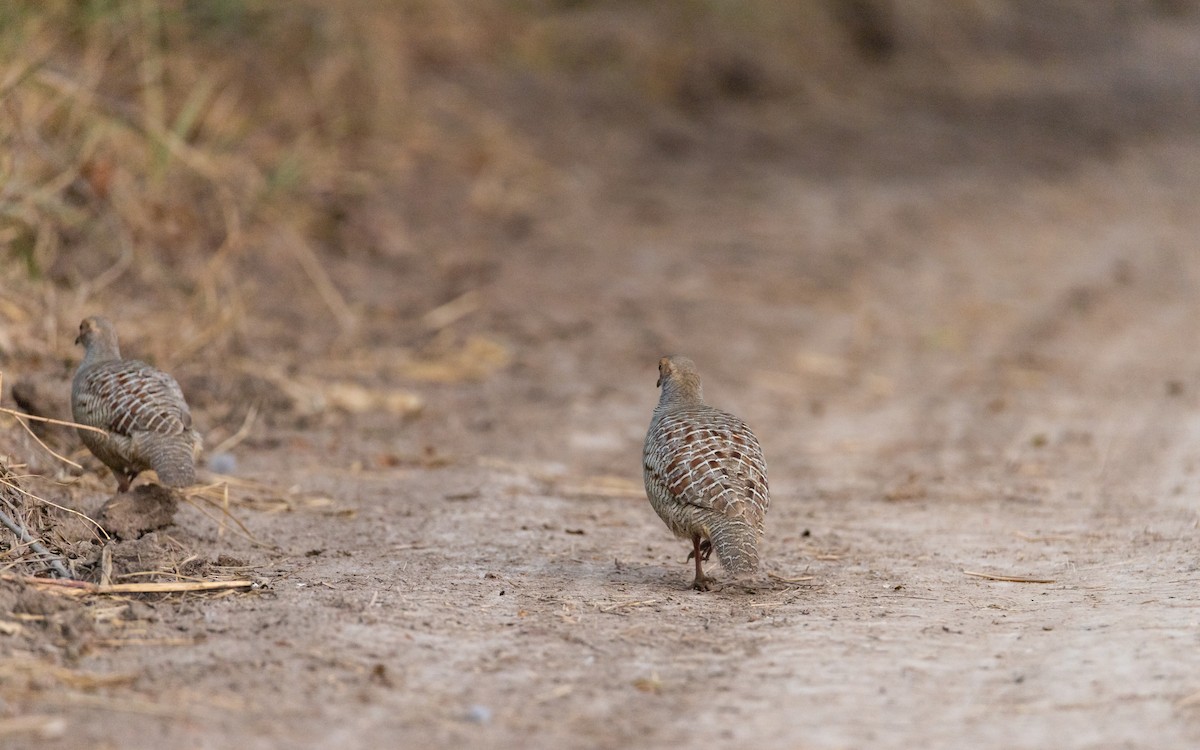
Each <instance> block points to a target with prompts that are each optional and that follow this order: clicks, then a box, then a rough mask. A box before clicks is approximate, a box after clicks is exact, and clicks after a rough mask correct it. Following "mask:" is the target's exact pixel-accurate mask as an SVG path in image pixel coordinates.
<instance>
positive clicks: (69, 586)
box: [0, 574, 254, 596]
mask: <svg viewBox="0 0 1200 750" xmlns="http://www.w3.org/2000/svg"><path fill="white" fill-rule="evenodd" d="M0 580H4V581H13V582H15V583H30V584H33V585H35V586H44V587H54V588H57V589H59V590H61V591H63V592H64V593H71V594H75V595H80V596H82V595H86V594H97V595H100V594H178V593H186V592H189V591H220V590H223V589H248V588H250V587H251V586H253V585H254V581H247V580H239V581H158V582H151V583H113V584H109V585H107V586H101V585H99V584H95V583H88V582H87V581H74V580H55V579H52V578H34V577H32V576H18V575H11V574H3V575H0Z"/></svg>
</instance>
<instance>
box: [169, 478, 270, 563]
mask: <svg viewBox="0 0 1200 750" xmlns="http://www.w3.org/2000/svg"><path fill="white" fill-rule="evenodd" d="M208 489H211V488H209V487H205V488H202V489H201V490H199V491H196V492H191V493H188V494H186V495H184V496H183V499H184V500H185V501H186V502H187V504H188V505H190V506H192V507H193V508H195V509H196V510H198V511H200V513H201V514H203V515H204V517H205V518H207V519H209V520H210V521H212V522H213V523H215V524H217V527H218V528H219V529H220V530H221V531H222V532H223V531H224V529H225V523H224V521H223V520H221V519H220V518H217V517H216V516H214V515H213V514H211V513H209V512H208V511H207V510H206V509H204V508H203V507H202V506H201V505H200V503H199V502H197V500H200V501H203V502H205V503H208V504H209V505H213V506H215V507H216V508H217V509H218V510H220V512H221V516H222V517H223V518H227V519H229V520H230V521H233V523H234V525H235V526H237V528H238V531H239V533H240V534H241V535H242V536H243V537H245V538H246V540H247V541H248V542H250V543H251V544H254V545H257V546H259V547H266V548H268V549H275V545H273V544H269V543H267V542H264V541H263V540H261V539H259V538H258V537H256V536H255V535H254V534H253V533H252V532H251V531H250V529H248V528H246V524H244V523H242V521H241V519H239V518H238V517H237V516H235V515H233V513H231V512H230V511H229V488H228V487H225V491H224V494H223V502H221V503H218V502H216V501H214V500H212V499H210V498H208V497H206V496H205V495H204V494H203V493H204V492H205V491H206V490H208Z"/></svg>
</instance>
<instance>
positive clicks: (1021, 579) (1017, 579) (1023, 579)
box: [963, 570, 1057, 583]
mask: <svg viewBox="0 0 1200 750" xmlns="http://www.w3.org/2000/svg"><path fill="white" fill-rule="evenodd" d="M963 575H966V576H971V577H972V578H983V579H985V580H988V581H1004V582H1007V583H1057V581H1056V580H1055V579H1053V578H1030V577H1028V576H1006V575H995V574H992V573H979V572H977V571H974V570H964V571H963Z"/></svg>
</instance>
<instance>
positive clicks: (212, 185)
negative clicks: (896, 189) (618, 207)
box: [0, 0, 1195, 363]
mask: <svg viewBox="0 0 1200 750" xmlns="http://www.w3.org/2000/svg"><path fill="white" fill-rule="evenodd" d="M1194 9H1195V3H1193V2H1189V1H1188V0H1108V1H1099V0H1060V1H1058V2H1052V3H1047V2H1042V1H1041V0H906V1H903V0H813V1H812V2H787V1H783V0H780V1H769V2H753V3H746V2H739V1H736V0H675V1H672V2H640V1H636V2H635V1H631V0H592V1H589V0H540V1H539V0H395V1H393V2H369V1H367V0H321V1H320V2H317V1H315V0H287V1H282V0H274V1H273V0H168V1H165V2H154V1H152V0H9V2H5V3H4V4H3V5H2V6H0V278H3V280H4V284H3V288H2V290H0V319H2V320H4V321H6V322H7V323H8V324H9V325H8V326H7V327H6V328H5V329H4V333H3V334H0V354H5V355H11V354H12V353H13V352H14V350H21V349H24V350H26V351H35V350H45V348H46V347H48V348H49V351H56V352H60V353H61V351H62V348H63V346H65V343H64V342H66V343H69V340H70V337H69V335H68V334H67V333H64V332H63V331H62V330H61V329H62V328H63V327H67V328H68V329H69V328H71V327H73V326H74V325H75V321H77V320H78V319H79V318H80V317H82V315H83V314H85V313H87V312H89V311H92V310H94V309H106V308H109V307H111V306H113V305H115V304H118V303H119V304H120V305H122V306H123V309H125V310H126V311H127V315H129V316H131V317H132V316H136V315H137V314H138V312H139V311H140V312H145V313H149V312H152V311H155V310H159V309H163V308H167V309H170V310H172V312H173V313H174V314H173V315H172V319H173V320H174V321H175V322H173V323H172V325H173V326H179V325H182V330H179V331H178V335H177V337H176V338H175V340H174V341H173V344H172V345H173V346H174V349H173V350H172V351H171V352H170V355H171V357H174V358H180V357H187V356H189V354H190V353H192V352H194V351H196V350H197V349H199V348H200V347H213V346H215V345H217V344H222V343H223V344H225V345H234V346H236V345H237V342H238V341H239V337H241V338H244V336H245V333H246V331H245V328H244V326H242V325H241V321H243V320H244V316H245V314H246V313H247V312H253V313H257V314H258V315H259V317H261V318H262V319H263V320H264V321H266V320H274V321H276V322H277V323H278V325H276V326H274V328H273V329H272V335H275V336H276V337H283V338H282V341H283V342H288V341H289V340H291V343H296V342H297V341H298V340H299V338H300V332H299V331H298V330H297V329H298V328H305V329H308V332H307V335H308V337H310V338H311V336H312V335H313V329H314V328H315V329H319V330H320V331H324V332H326V333H327V336H326V337H325V339H323V340H324V341H325V343H324V344H320V345H316V346H325V345H328V344H329V343H330V342H331V341H333V340H334V339H335V338H338V337H339V336H340V337H345V336H346V335H347V334H353V332H355V331H357V330H359V329H358V327H357V323H358V322H361V319H362V318H363V317H364V316H366V317H369V316H370V304H371V303H370V299H369V295H367V297H366V298H363V299H356V298H355V295H353V294H351V293H350V292H349V291H348V287H347V284H346V283H345V282H344V279H343V277H342V275H341V272H340V270H339V266H338V263H339V262H340V261H353V262H356V263H359V264H362V263H364V262H365V263H366V264H367V265H368V267H371V266H374V267H379V268H381V269H387V270H389V271H391V272H397V273H399V272H403V273H407V274H410V275H411V277H413V278H420V277H421V276H422V275H423V274H428V273H430V272H431V271H430V269H439V268H440V269H442V270H443V271H444V270H445V269H446V268H448V267H456V268H457V267H461V266H463V264H464V260H463V259H464V258H469V259H475V260H478V259H479V258H481V257H495V256H497V255H502V254H503V253H504V252H505V251H506V250H507V249H509V248H511V247H513V246H515V245H518V244H520V243H522V242H525V241H527V240H528V239H529V237H530V236H531V235H534V234H536V233H538V232H542V233H545V232H550V233H553V231H554V230H553V224H554V220H555V218H556V217H560V216H562V215H564V214H567V213H570V212H572V211H576V210H579V209H580V206H583V205H586V204H587V203H588V202H589V201H591V200H593V199H594V198H595V197H596V194H597V191H599V192H603V191H605V190H620V189H622V184H623V183H622V180H625V181H627V180H628V176H629V174H630V172H629V171H628V170H629V169H633V170H634V172H636V165H637V164H638V162H639V161H640V160H641V159H642V158H643V157H644V155H645V153H646V148H647V147H646V146H645V144H646V143H649V144H650V149H651V150H652V151H653V153H654V154H655V155H656V156H657V157H661V158H663V159H664V160H666V161H668V162H669V161H679V160H689V159H690V160H695V159H714V160H718V161H719V160H721V159H727V160H730V161H736V160H737V159H741V158H746V157H747V155H749V156H750V157H752V158H775V157H776V156H778V155H780V154H785V153H790V152H797V151H801V152H802V151H804V150H805V145H806V141H805V139H806V138H809V137H812V138H813V143H814V144H817V145H818V146H819V147H817V148H812V149H810V151H811V153H809V154H807V155H804V156H801V157H797V158H800V159H806V160H807V161H806V162H805V163H806V164H808V165H809V166H810V167H811V168H812V169H813V171H814V174H817V175H818V176H819V175H820V174H821V173H822V170H824V171H825V172H829V171H835V172H836V171H838V170H853V169H856V168H861V166H856V161H857V159H856V158H855V156H854V154H853V153H852V152H850V153H846V152H837V153H832V154H828V155H825V154H824V152H827V151H828V148H827V144H829V143H830V142H833V143H837V142H839V141H838V138H839V136H840V135H845V134H853V133H854V132H856V130H857V129H858V127H859V126H860V125H861V124H862V123H863V122H867V121H874V120H872V118H875V119H876V120H877V118H879V117H881V116H883V117H886V116H890V115H888V112H894V111H895V110H896V107H898V106H901V105H903V106H904V107H908V106H918V107H926V108H928V107H933V108H939V107H940V108H942V109H943V110H946V111H951V112H957V113H959V114H962V113H964V112H965V113H967V114H966V116H968V117H972V116H974V117H978V118H980V120H981V121H985V120H990V119H993V118H994V117H995V116H999V118H1000V121H1001V123H1002V126H1003V123H1004V108H1003V106H1002V102H1003V92H1011V91H1018V90H1019V89H1020V86H1021V85H1022V84H1021V82H1022V81H1023V80H1026V79H1028V78H1029V77H1030V76H1053V74H1054V70H1055V65H1056V64H1057V63H1058V62H1059V61H1061V60H1063V59H1068V58H1070V57H1071V56H1073V55H1080V54H1091V53H1095V52H1096V51H1097V50H1104V49H1114V48H1119V47H1120V46H1121V44H1122V40H1123V35H1124V34H1125V33H1126V32H1127V30H1128V28H1129V27H1130V24H1131V22H1132V20H1133V19H1136V18H1139V17H1144V16H1147V15H1153V16H1160V17H1167V18H1169V17H1173V16H1181V15H1185V14H1189V13H1192V12H1193V11H1194ZM967 79H969V80H970V82H971V83H972V85H973V86H975V89H976V90H979V89H980V88H981V87H982V88H985V89H987V90H988V91H989V92H991V95H990V98H989V105H988V107H986V108H984V109H981V110H978V111H973V110H971V107H970V102H969V100H968V99H967V98H964V97H963V95H962V93H961V92H962V91H964V90H968V89H970V87H969V86H966V87H964V86H957V85H951V83H955V84H961V83H962V82H963V81H964V80H967ZM996 92H1001V94H1000V95H997V94H996ZM997 102H1001V105H1000V106H998V105H997ZM1077 124H1078V123H1076V122H1074V121H1067V122H1066V123H1065V125H1064V127H1066V128H1074V127H1076V126H1077ZM813 133H819V134H820V138H819V139H817V138H816V137H815V136H811V134H813ZM1101 135H1102V134H1101ZM1098 139H1099V140H1103V138H1102V137H1099V136H1098ZM843 140H845V139H844V138H843ZM907 147H908V146H907V145H906V144H900V145H897V146H896V147H895V148H896V149H897V150H903V149H904V148H907ZM630 165H634V166H632V167H631V166H630ZM617 172H619V173H620V176H619V178H617V177H613V175H614V174H617ZM667 179H668V180H669V179H670V178H669V177H668V178H667ZM660 187H665V188H667V189H669V188H670V185H669V184H667V185H660ZM467 265H470V263H467ZM451 285H453V284H451ZM272 287H273V288H276V289H279V288H282V289H284V290H286V291H287V293H286V294H283V295H279V294H270V293H269V291H270V289H271V288H272ZM454 291H455V290H453V289H448V290H445V289H444V290H443V292H444V294H445V295H449V296H452V295H453V293H454ZM308 299H315V300H319V301H320V303H321V304H317V305H311V306H308V307H309V308H311V309H302V307H303V306H301V305H299V304H298V301H300V300H308ZM434 301H435V302H436V301H437V300H434ZM443 301H444V300H443ZM180 321H182V323H180ZM268 327H270V326H268ZM20 331H27V332H29V335H30V336H31V338H30V339H28V340H26V339H23V338H22V337H21V335H20V333H19V332H20ZM276 340H280V339H278V338H277V339H276ZM218 350H219V348H218ZM164 356H167V355H166V354H165V353H164ZM2 362H3V360H0V363H2Z"/></svg>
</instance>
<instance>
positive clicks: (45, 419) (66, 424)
mask: <svg viewBox="0 0 1200 750" xmlns="http://www.w3.org/2000/svg"><path fill="white" fill-rule="evenodd" d="M0 413H4V414H10V415H12V416H14V417H16V418H17V419H19V420H23V419H32V420H34V421H36V422H46V423H47V424H58V425H62V426H64V427H74V428H75V429H77V430H91V431H92V432H98V433H100V434H101V435H107V434H108V433H107V432H105V431H104V430H102V429H100V428H99V427H92V426H91V425H86V424H79V423H78V422H68V421H65V420H62V419H51V418H50V417H39V416H37V415H36V414H26V413H24V412H19V411H14V410H13V409H9V408H6V407H3V406H0ZM64 460H65V459H64ZM68 463H70V462H69V461H68Z"/></svg>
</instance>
